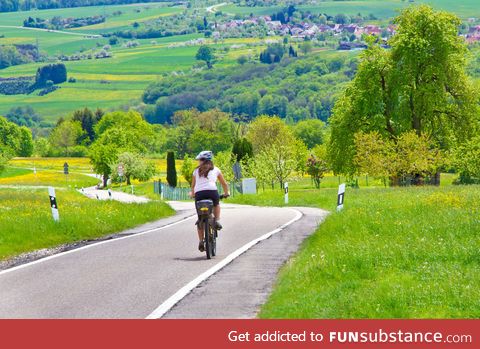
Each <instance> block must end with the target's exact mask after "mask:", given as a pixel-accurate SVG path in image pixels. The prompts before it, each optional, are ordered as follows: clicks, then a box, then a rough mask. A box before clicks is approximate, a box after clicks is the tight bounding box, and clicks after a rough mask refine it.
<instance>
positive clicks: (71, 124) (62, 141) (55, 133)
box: [49, 121, 83, 156]
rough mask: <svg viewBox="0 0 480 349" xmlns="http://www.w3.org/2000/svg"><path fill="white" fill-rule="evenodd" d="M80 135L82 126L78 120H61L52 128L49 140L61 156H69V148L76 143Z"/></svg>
mask: <svg viewBox="0 0 480 349" xmlns="http://www.w3.org/2000/svg"><path fill="white" fill-rule="evenodd" d="M82 135H83V131H82V126H81V125H80V123H79V122H77V121H63V122H61V123H60V124H58V125H57V126H56V127H55V128H54V129H53V130H52V133H51V134H50V137H49V141H50V144H51V145H52V146H53V147H55V148H57V149H58V150H59V151H60V153H61V154H62V155H63V156H70V152H71V148H72V147H74V146H75V145H77V142H78V140H79V139H80V138H81V137H82Z"/></svg>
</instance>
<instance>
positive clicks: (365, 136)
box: [355, 131, 443, 185]
mask: <svg viewBox="0 0 480 349" xmlns="http://www.w3.org/2000/svg"><path fill="white" fill-rule="evenodd" d="M355 146H356V156H355V164H356V165H357V167H358V169H359V173H363V174H368V175H371V176H374V177H382V178H384V182H385V183H386V177H390V179H391V180H392V183H393V184H394V185H401V184H422V180H423V179H422V178H423V176H433V175H435V174H436V172H437V170H438V168H439V167H440V166H441V165H442V163H443V159H442V156H441V154H440V152H439V151H438V150H437V149H435V148H434V147H433V146H432V143H431V141H430V139H429V138H428V137H427V136H426V135H420V136H419V135H417V134H416V133H415V132H414V131H409V132H405V133H403V134H401V135H400V136H399V137H398V139H397V140H396V141H393V140H390V139H385V138H383V137H381V135H380V134H379V133H378V132H371V133H363V132H359V133H357V134H356V135H355Z"/></svg>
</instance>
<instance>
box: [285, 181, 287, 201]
mask: <svg viewBox="0 0 480 349" xmlns="http://www.w3.org/2000/svg"><path fill="white" fill-rule="evenodd" d="M285 204H288V183H285Z"/></svg>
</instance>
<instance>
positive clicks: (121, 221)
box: [0, 187, 173, 260]
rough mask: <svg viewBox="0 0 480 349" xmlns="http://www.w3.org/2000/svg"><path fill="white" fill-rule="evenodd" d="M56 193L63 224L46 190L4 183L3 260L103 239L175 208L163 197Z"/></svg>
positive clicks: (0, 206)
mask: <svg viewBox="0 0 480 349" xmlns="http://www.w3.org/2000/svg"><path fill="white" fill-rule="evenodd" d="M56 194H57V202H58V205H59V210H60V222H58V223H55V222H54V221H53V219H52V216H51V212H50V203H49V199H48V193H47V191H46V189H35V188H25V187H20V188H15V189H13V188H2V187H0V212H1V213H2V214H0V260H2V259H6V258H8V257H12V256H15V255H18V254H20V253H23V252H28V251H33V250H37V249H41V248H48V247H54V246H58V245H60V244H63V243H70V242H75V241H80V240H86V239H94V238H98V237H101V236H104V235H106V234H110V233H115V232H118V231H121V230H124V229H128V228H132V227H135V226H137V225H139V224H142V223H146V222H149V221H152V220H155V219H158V218H161V217H165V216H167V215H171V214H172V213H173V210H172V209H171V208H170V207H169V206H167V205H166V204H165V203H163V202H160V201H151V202H149V203H146V204H123V203H120V202H116V201H98V200H92V199H89V198H86V197H84V196H83V195H82V194H80V193H78V192H76V191H74V190H72V189H66V188H59V189H57V191H56ZM25 227H31V229H25Z"/></svg>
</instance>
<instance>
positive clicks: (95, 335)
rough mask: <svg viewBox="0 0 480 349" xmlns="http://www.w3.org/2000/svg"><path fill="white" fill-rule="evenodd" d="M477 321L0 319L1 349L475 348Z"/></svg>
mask: <svg viewBox="0 0 480 349" xmlns="http://www.w3.org/2000/svg"><path fill="white" fill-rule="evenodd" d="M479 329H480V320H0V333H1V346H2V347H3V348H62V349H63V348H68V347H85V348H141V347H147V346H148V347H158V348H165V347H166V346H171V347H172V348H187V347H188V348H227V347H228V348H325V349H334V348H335V349H337V348H342V349H357V348H359V349H360V348H364V349H383V348H385V349H397V348H398V349H401V348H408V349H416V348H419V349H429V348H432V349H442V348H445V349H449V348H452V349H453V348H455V349H457V348H458V349H462V348H472V349H473V348H475V349H478V348H480V343H479V341H478V336H477V333H479Z"/></svg>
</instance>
